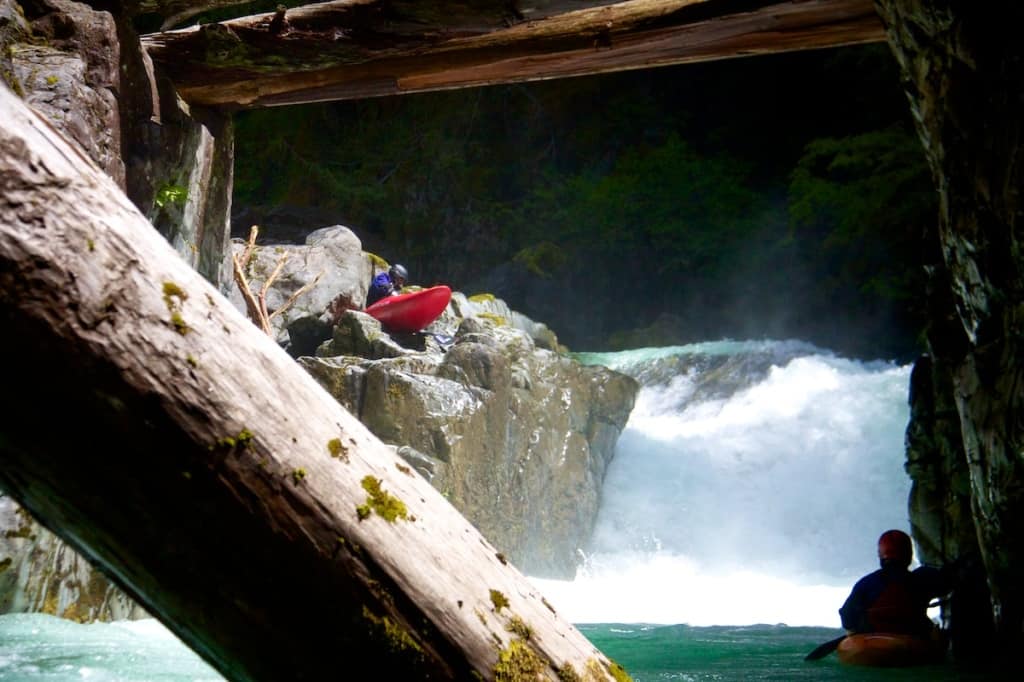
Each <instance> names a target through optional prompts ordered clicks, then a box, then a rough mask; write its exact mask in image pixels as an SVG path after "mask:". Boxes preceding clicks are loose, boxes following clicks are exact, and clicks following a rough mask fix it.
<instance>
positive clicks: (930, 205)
mask: <svg viewBox="0 0 1024 682" xmlns="http://www.w3.org/2000/svg"><path fill="white" fill-rule="evenodd" d="M723 74H725V75H723ZM809 83H813V87H809ZM906 117H907V112H906V103H905V100H904V99H903V97H902V93H901V92H900V90H899V81H898V77H897V75H896V69H895V68H894V65H893V63H892V58H891V55H890V54H889V53H888V51H887V50H886V49H884V46H875V47H870V46H869V47H862V48H851V49H849V50H837V51H834V52H830V53H829V54H828V55H827V56H826V58H821V57H820V56H814V57H812V56H809V55H779V56H773V57H765V58H763V59H758V60H734V61H733V62H731V63H730V64H728V65H722V64H708V65H692V66H687V67H681V68H680V69H679V70H678V71H669V70H652V71H649V72H633V73H629V74H612V75H608V76H602V77H594V78H574V79H567V80H562V81H557V82H550V83H543V82H542V83H537V84H531V85H529V86H525V85H511V86H501V87H488V88H481V89H476V90H463V91H452V92H442V93H433V94H425V95H407V96H402V97H394V98H377V99H371V100H365V101H356V102H338V103H331V104H323V105H315V106H303V107H277V108H270V109H263V110H256V111H247V112H241V113H239V114H237V115H236V119H235V127H236V170H235V184H234V186H235V197H234V204H235V205H236V206H275V205H295V206H311V207H317V208H320V209H325V210H328V211H331V212H334V213H336V214H337V215H338V216H339V219H341V220H343V221H344V222H345V224H348V225H350V226H352V227H353V228H354V229H355V230H356V231H357V232H358V233H359V235H360V236H361V237H362V238H363V241H364V244H367V243H370V244H372V248H373V249H375V250H379V251H380V252H381V253H385V254H387V255H388V257H389V258H391V257H400V259H401V261H402V262H403V263H405V264H406V265H410V266H412V267H414V268H415V270H416V271H417V272H418V273H421V275H420V276H421V277H422V278H423V280H424V281H426V280H429V279H432V278H435V277H436V278H437V280H436V281H445V282H450V283H452V284H453V285H454V286H456V287H459V286H463V285H475V284H480V282H479V281H478V280H477V278H479V277H480V276H481V275H483V274H486V273H488V272H489V270H490V269H491V268H494V267H496V266H499V265H504V264H507V263H510V262H511V263H515V264H517V265H518V266H519V268H518V270H517V272H520V273H522V272H526V273H529V275H530V276H532V277H534V278H536V279H537V280H540V281H542V282H543V286H544V287H548V288H550V289H551V290H552V291H566V292H580V297H581V298H580V299H576V301H575V302H574V303H570V304H567V305H563V306H561V309H562V310H564V311H566V312H563V313H560V314H563V315H573V316H576V317H581V316H588V317H587V319H588V320H591V321H590V322H588V323H587V325H586V326H587V327H588V328H593V329H594V330H599V329H600V327H601V325H607V326H608V327H610V328H606V329H605V331H604V333H603V334H602V335H601V336H600V337H598V338H600V340H601V341H602V342H604V340H606V339H607V338H608V337H609V335H611V334H612V333H613V332H620V336H621V339H622V342H624V343H632V341H628V340H627V339H633V338H635V336H634V335H630V334H629V333H628V332H629V330H630V329H634V330H635V329H644V330H646V331H645V332H644V334H647V333H649V332H653V331H654V330H657V331H658V332H659V334H658V336H657V339H658V340H659V341H664V342H666V343H667V342H673V341H674V342H680V339H679V338H677V335H678V334H688V335H690V340H692V339H693V338H695V337H700V336H701V335H704V334H708V335H716V334H718V335H721V334H723V333H732V334H744V333H757V334H786V335H802V334H804V333H805V332H810V331H813V329H814V328H815V326H816V325H818V326H819V328H821V329H825V328H826V326H827V325H822V321H823V320H827V319H828V318H830V317H833V316H835V315H836V314H846V313H847V312H852V313H856V314H860V315H862V316H865V317H873V318H877V319H878V320H881V319H882V316H881V315H875V313H874V312H872V311H873V309H874V308H876V307H880V308H881V309H883V313H884V314H885V315H890V314H891V315H893V316H895V318H894V319H896V318H898V319H897V321H898V322H899V323H900V324H903V323H907V324H910V325H913V324H915V321H914V320H915V319H916V318H914V315H915V314H916V313H915V312H914V306H915V305H916V304H917V299H918V298H919V297H920V296H919V292H921V291H922V290H923V285H922V284H921V282H920V277H921V268H920V267H919V265H920V262H919V260H920V259H919V256H918V254H919V253H921V252H922V248H921V244H922V239H923V238H924V234H925V230H926V228H927V227H928V226H929V225H931V223H932V222H933V221H934V218H933V216H934V214H935V210H934V192H933V191H932V189H931V185H930V181H929V179H928V174H927V173H926V171H925V167H924V165H923V161H922V158H921V153H920V149H919V148H918V143H917V141H916V140H915V138H914V137H913V136H912V135H911V134H909V133H907V132H906V131H905V128H904V126H905V125H906V123H907V121H906V120H905V119H906ZM851 131H859V132H858V134H856V135H852V134H851ZM378 266H379V263H378ZM516 276H519V275H516ZM484 284H485V285H486V286H490V283H489V282H487V283H484ZM503 294H504V292H499V295H503ZM537 298H544V297H543V296H541V297H538V296H534V299H537ZM558 298H559V297H557V296H553V297H551V299H552V300H555V299H558ZM581 299H582V302H583V303H586V304H587V305H591V306H592V307H591V308H589V309H587V308H584V307H583V306H581V305H576V303H580V302H581ZM509 303H510V304H511V305H513V306H514V307H515V306H517V305H520V302H519V301H515V300H509ZM610 305H615V306H616V308H617V309H619V310H628V311H629V314H624V315H622V316H615V318H614V319H613V318H612V317H610V316H607V315H600V316H599V315H597V313H601V312H603V311H606V310H608V309H609V306H610ZM522 312H524V313H526V314H528V315H531V316H533V317H535V319H539V320H544V321H545V322H547V323H549V324H551V325H552V327H553V328H559V337H560V338H562V339H564V340H565V341H566V342H567V343H569V345H570V346H578V345H579V342H578V341H577V340H575V339H573V338H572V337H571V335H567V334H565V333H563V331H562V329H561V328H560V327H561V324H560V322H561V321H560V320H558V319H557V318H549V317H547V316H546V315H547V314H548V312H547V311H544V310H541V311H534V310H528V309H523V310H522ZM666 313H668V314H671V315H673V316H675V317H673V319H672V324H663V325H657V324H656V320H658V319H659V316H661V315H664V314H666ZM598 317H600V319H598ZM776 319H778V320H781V322H780V323H779V325H778V326H774V327H773V326H768V325H767V324H762V323H764V322H765V321H766V320H768V321H772V320H776ZM887 325H888V322H886V323H885V324H882V323H881V322H877V323H876V326H875V329H876V330H883V333H884V330H885V329H886V328H887ZM829 328H835V325H831V326H829ZM595 333H596V332H595ZM830 333H833V338H832V339H823V340H822V339H816V338H814V337H813V335H811V337H810V338H809V340H816V341H821V342H822V343H824V344H829V343H830V342H832V341H833V340H835V332H830ZM645 338H646V337H645Z"/></svg>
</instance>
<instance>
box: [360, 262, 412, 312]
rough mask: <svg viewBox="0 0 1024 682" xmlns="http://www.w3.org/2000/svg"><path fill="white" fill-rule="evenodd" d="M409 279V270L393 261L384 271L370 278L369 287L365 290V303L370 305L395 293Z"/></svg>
mask: <svg viewBox="0 0 1024 682" xmlns="http://www.w3.org/2000/svg"><path fill="white" fill-rule="evenodd" d="M408 279H409V271H408V270H406V269H405V266H404V265H399V264H398V263H395V264H394V265H392V266H391V267H390V268H388V269H387V270H386V271H385V272H382V273H380V274H379V275H377V276H376V277H374V278H373V279H372V280H370V289H369V290H368V291H367V292H366V305H367V306H370V305H373V304H374V303H376V302H377V301H379V300H380V299H382V298H384V297H385V296H391V295H392V294H397V293H398V292H399V291H401V290H402V287H404V286H405V282H406V281H407V280H408Z"/></svg>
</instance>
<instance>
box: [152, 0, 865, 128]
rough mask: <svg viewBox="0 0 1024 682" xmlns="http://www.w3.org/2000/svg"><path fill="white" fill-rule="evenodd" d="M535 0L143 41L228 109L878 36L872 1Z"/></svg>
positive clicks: (365, 6) (199, 95)
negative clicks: (572, 0)
mask: <svg viewBox="0 0 1024 682" xmlns="http://www.w3.org/2000/svg"><path fill="white" fill-rule="evenodd" d="M536 4H537V5H538V6H537V7H530V8H525V7H523V9H522V10H520V9H518V8H519V7H520V6H522V5H525V3H508V2H477V3H466V2H452V1H448V0H440V1H437V2H394V1H392V2H384V1H383V0H342V1H338V2H330V3H324V4H321V5H311V6H306V7H299V8H295V9H293V10H287V11H280V12H278V13H275V14H265V15H259V16H253V17H245V18H241V19H236V20H232V21H227V22H223V23H219V24H208V25H203V26H196V27H191V28H188V29H182V30H179V31H168V32H164V33H156V34H150V35H147V36H143V44H144V46H145V48H146V50H147V51H148V53H149V54H150V56H151V57H152V59H153V61H154V63H156V64H157V65H158V66H159V68H160V69H161V70H162V72H163V73H165V74H166V75H167V76H169V77H170V78H171V80H173V81H174V83H175V86H176V87H177V89H178V92H179V93H180V94H181V96H182V97H183V98H184V99H186V100H187V101H189V102H193V103H197V104H203V105H210V106H219V107H224V108H228V109H236V108H249V107H262V106H274V105H284V104H298V103H303V102H315V101H325V100H340V99H358V98H365V97H374V96H381V95H395V94H403V93H411V92H424V91H431V90H444V89H453V88H465V87H477V86H483V85H493V84H499V83H512V82H522V81H531V80H542V79H550V78H562V77H567V76H580V75H587V74H597V73H606V72H611V71H624V70H629V69H640V68H651V67H656V66H666V65H672V64H681V63H686V62H697V61H708V60H714V59H724V58H730V57H739V56H748V55H757V54H767V53H774V52H785V51H792V50H805V49H814V48H824V47H835V46H840V45H851V44H858V43H868V42H878V41H882V40H884V39H885V35H884V32H883V29H882V25H881V22H880V21H879V18H878V16H877V14H876V12H875V9H874V5H873V3H872V1H871V0H781V1H780V0H627V1H625V2H620V3H615V4H608V3H607V2H576V3H568V2H553V3H543V2H541V3H536ZM569 8H574V9H569Z"/></svg>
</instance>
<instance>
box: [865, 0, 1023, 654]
mask: <svg viewBox="0 0 1024 682" xmlns="http://www.w3.org/2000/svg"><path fill="white" fill-rule="evenodd" d="M876 4H877V7H878V10H879V13H880V14H881V16H882V18H883V21H884V23H885V25H886V30H887V33H888V36H889V42H890V44H891V46H892V49H893V53H894V54H895V56H896V58H897V60H898V61H899V64H900V67H901V70H902V73H903V79H904V86H905V89H906V92H907V96H908V98H909V101H910V106H911V109H912V112H913V114H914V118H915V120H916V123H917V126H918V131H919V133H920V136H921V139H922V141H923V143H924V147H925V150H926V154H927V157H928V161H929V164H930V166H931V170H932V173H933V175H934V179H935V184H936V188H937V190H938V193H939V202H940V212H939V216H938V227H937V232H936V234H935V235H934V236H933V237H932V241H931V244H930V247H931V248H934V249H935V254H936V257H935V258H934V259H933V264H932V266H931V273H930V274H931V278H932V289H933V290H932V293H931V304H932V307H933V310H932V315H931V324H930V328H929V331H928V344H929V350H930V354H931V356H932V357H931V358H929V359H928V360H927V361H923V362H924V363H927V364H923V363H919V366H918V370H917V372H916V373H918V374H919V377H921V378H922V379H923V376H924V375H927V381H926V382H925V383H926V384H930V386H931V387H930V389H928V390H924V391H921V392H920V393H918V394H917V395H916V396H915V398H920V399H921V400H924V401H930V402H931V404H932V405H933V406H935V407H937V409H934V410H929V409H925V408H923V407H922V406H921V404H920V403H919V404H918V409H915V410H914V414H915V418H918V417H920V418H921V419H923V420H924V421H921V420H918V421H916V422H915V423H913V424H912V425H911V435H912V436H913V435H914V434H915V433H916V434H918V435H920V433H928V432H929V426H928V425H927V423H926V422H927V420H928V419H932V418H933V417H936V416H937V417H938V418H936V419H933V420H932V426H934V427H935V428H934V429H932V430H931V432H930V436H931V438H932V446H933V447H932V449H931V450H930V452H931V454H930V455H929V457H930V461H931V462H932V463H933V464H934V465H935V466H938V467H939V469H938V471H940V472H941V473H940V475H939V476H938V477H937V478H935V479H934V480H938V481H941V482H942V483H943V486H944V488H945V489H947V490H948V492H947V493H939V494H937V495H935V496H933V500H932V501H933V504H924V505H918V506H915V507H914V508H913V510H912V511H913V514H914V523H915V527H916V528H917V529H919V530H920V529H929V531H928V542H927V543H922V548H923V549H924V550H925V551H926V553H927V554H929V555H930V556H926V558H927V559H931V560H934V561H941V560H951V559H957V558H959V559H961V563H962V564H964V565H965V572H966V573H968V574H969V573H970V566H971V564H972V560H971V557H972V555H973V554H974V552H975V549H974V544H975V538H976V542H977V550H978V551H979V552H980V557H981V560H982V561H983V564H984V575H985V576H986V577H987V588H988V591H989V592H990V594H991V610H987V609H981V608H978V606H980V605H979V604H977V603H974V604H973V606H972V608H970V609H967V608H965V610H964V611H963V612H961V614H959V615H960V616H964V615H969V616H970V617H971V618H973V619H974V620H975V623H974V624H973V628H972V629H974V630H975V631H976V632H979V633H983V632H986V631H987V630H988V629H990V628H994V631H995V633H996V635H997V640H998V642H999V643H1000V644H1001V645H1002V646H1003V647H1004V648H1005V650H1006V651H1010V650H1012V649H1013V648H1014V647H1016V646H1017V645H1019V644H1020V642H1021V639H1022V630H1024V591H1022V585H1021V578H1020V567H1021V562H1022V561H1024V508H1022V507H1024V487H1022V485H1021V482H1022V474H1024V471H1022V467H1024V412H1022V407H1024V404H1022V400H1024V381H1022V378H1024V377H1022V372H1021V361H1020V358H1021V357H1022V355H1021V351H1022V348H1021V345H1022V338H1024V337H1022V334H1024V327H1022V324H1024V297H1022V294H1024V291H1022V289H1024V272H1022V265H1024V261H1022V259H1021V256H1022V254H1021V243H1020V237H1019V233H1018V231H1017V230H1018V220H1019V219H1020V218H1021V203H1020V194H1019V192H1020V188H1021V186H1022V181H1024V177H1022V172H1024V171H1022V167H1021V164H1020V163H1019V158H1020V148H1021V132H1022V126H1024V69H1022V66H1024V44H1022V43H1021V41H1020V38H1019V35H1018V34H1017V30H1018V28H1019V26H1020V25H1021V20H1022V19H1024V7H1022V5H1021V4H1020V3H1007V2H1001V3H970V2H960V1H957V0H878V2H877V3H876ZM926 396H927V397H926ZM944 406H948V409H945V410H944V409H943V407H944ZM954 408H955V412H954V411H953V410H954ZM925 415H931V416H930V417H925ZM951 419H955V422H953V421H950V420H951ZM954 424H955V426H954ZM910 442H911V444H912V445H913V444H914V443H917V444H920V443H921V441H920V440H919V439H916V438H913V437H912V438H911V439H910ZM920 454H921V453H920V451H918V452H917V453H916V454H915V451H914V450H913V449H912V450H911V456H912V458H913V457H916V456H918V455H920ZM911 464H913V459H912V461H911ZM911 470H912V472H913V471H915V469H914V467H913V466H912V467H911ZM916 471H917V474H918V475H917V476H916V477H915V481H916V489H917V490H918V491H924V490H926V489H928V488H929V484H928V477H926V476H922V475H921V471H920V469H917V470H916ZM933 471H935V470H934V469H933ZM932 490H934V488H932ZM922 499H923V497H920V496H919V497H918V500H917V501H919V502H920V501H921V500H922ZM965 500H969V503H970V508H971V510H972V517H973V518H972V519H971V521H972V523H970V526H971V527H969V528H968V527H965V523H967V522H968V519H966V518H965V517H964V514H963V512H962V506H963V503H964V501H965ZM935 502H938V503H937V504H936V503H935ZM918 539H919V541H920V539H921V538H920V537H919V538H918ZM966 577H967V581H968V587H967V588H966V591H970V592H973V593H974V594H976V595H978V596H977V597H976V600H975V601H977V600H978V599H981V598H983V594H984V587H985V586H984V585H979V584H978V581H977V580H971V579H970V578H969V576H966ZM953 617H954V619H956V618H958V617H959V616H958V614H956V613H954V614H953Z"/></svg>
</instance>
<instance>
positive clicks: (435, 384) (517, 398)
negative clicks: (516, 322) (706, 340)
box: [299, 293, 639, 578]
mask: <svg viewBox="0 0 1024 682" xmlns="http://www.w3.org/2000/svg"><path fill="white" fill-rule="evenodd" d="M502 306H504V304H503V302H501V301H498V300H493V301H486V302H482V303H477V304H474V303H472V302H470V301H468V300H467V299H466V298H465V297H464V296H463V295H462V294H461V293H456V294H455V295H454V296H453V303H452V305H451V306H450V308H449V312H448V314H447V317H446V318H442V320H441V321H439V322H438V323H435V324H436V325H437V326H432V327H431V328H430V329H432V330H434V331H435V332H436V333H438V334H439V335H440V336H441V338H444V337H446V336H449V335H450V336H452V337H453V338H452V343H451V345H450V346H442V345H440V344H439V343H438V342H437V340H436V338H433V337H428V338H427V339H424V340H423V344H422V347H420V348H416V349H410V348H407V347H405V346H403V345H402V344H400V343H398V342H397V341H396V340H395V339H393V338H392V337H390V336H389V335H388V334H387V333H385V332H384V331H383V330H382V329H381V327H380V323H379V322H377V321H376V320H374V319H373V318H371V317H370V316H368V315H366V314H364V313H361V312H358V311H349V312H347V313H345V315H344V316H343V318H342V320H341V321H340V323H339V325H338V327H337V328H336V329H335V332H334V336H333V338H332V340H331V341H329V342H328V343H325V344H323V346H322V347H321V348H320V350H319V351H318V353H317V357H303V358H299V363H300V364H302V365H303V366H304V367H305V368H306V369H307V370H308V371H309V372H310V373H311V374H312V375H313V376H314V377H316V378H317V380H318V381H319V382H320V383H321V384H322V385H323V386H324V387H325V388H326V389H327V390H328V391H329V392H330V393H331V394H332V395H334V396H335V398H337V399H338V401H339V402H341V403H342V404H343V405H344V406H345V407H346V408H348V409H349V410H350V411H351V412H352V413H353V414H355V415H356V416H357V417H359V419H360V420H361V421H362V422H363V423H364V424H366V425H367V427H368V428H369V429H370V430H371V431H373V432H374V433H375V434H376V435H377V436H378V437H379V438H380V439H381V440H383V441H384V442H385V443H390V444H392V445H394V446H395V447H396V448H397V450H398V453H399V454H400V455H402V456H404V457H405V458H406V459H407V460H408V461H409V462H410V463H411V464H412V465H413V466H414V467H415V468H416V469H417V470H418V471H419V472H420V473H421V474H423V475H424V476H426V477H427V478H428V479H429V480H430V481H431V483H432V484H433V485H434V486H435V487H436V488H438V489H439V490H441V491H442V492H443V493H444V494H445V495H446V496H447V497H448V499H449V500H450V501H451V502H452V504H453V505H455V507H456V508H458V509H459V511H461V512H462V513H463V515H464V516H466V518H468V519H469V520H470V521H471V522H472V523H473V524H474V525H476V526H477V527H478V528H479V529H480V530H481V532H483V534H484V535H485V536H487V538H488V539H489V540H490V541H491V542H492V543H494V545H495V546H496V547H498V548H499V549H500V550H501V551H502V553H503V554H504V555H505V557H506V558H507V559H508V560H509V561H511V562H512V563H513V564H515V565H516V566H517V567H518V568H519V569H520V570H522V571H524V572H526V573H528V574H531V575H536V576H545V577H555V578H571V577H573V576H574V575H575V570H576V567H577V565H578V564H579V562H580V559H581V555H580V550H581V548H582V547H583V546H584V545H585V543H586V541H587V540H588V539H589V537H590V533H591V530H592V529H593V524H594V520H595V517H596V514H597V508H598V505H599V502H600V492H601V484H602V482H603V480H604V475H605V471H606V469H607V466H608V464H609V462H610V460H611V458H612V455H613V453H614V447H615V443H616V442H617V440H618V437H619V434H620V433H621V432H622V429H623V428H624V427H625V424H626V420H627V419H628V417H629V413H630V411H631V410H632V407H633V403H634V401H635V399H636V394H637V391H638V390H639V385H638V384H637V382H636V381H635V380H634V379H632V378H630V377H627V376H626V375H624V374H620V373H618V372H613V371H611V370H608V369H605V368H603V367H593V366H584V365H581V364H580V363H578V362H576V361H575V360H572V359H570V358H568V357H565V356H563V355H559V354H558V353H556V352H553V351H551V350H547V349H544V348H539V347H538V346H537V343H536V342H535V340H534V339H533V337H532V336H531V334H530V333H528V332H527V331H526V330H524V329H521V328H519V327H515V326H512V325H511V324H510V323H509V321H508V320H509V319H510V317H507V316H502V315H498V314H496V313H494V312H493V311H494V310H501V309H502ZM456 309H457V310H459V311H460V313H461V315H464V317H459V316H457V315H456V314H455V313H453V312H452V311H453V310H456ZM456 324H457V327H454V328H453V327H451V326H447V325H456ZM525 326H527V327H528V328H529V327H530V325H525ZM535 331H536V330H535ZM541 331H542V332H543V330H541ZM449 332H453V333H451V334H449ZM540 335H541V337H542V338H546V335H544V334H543V333H541V334H540Z"/></svg>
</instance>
